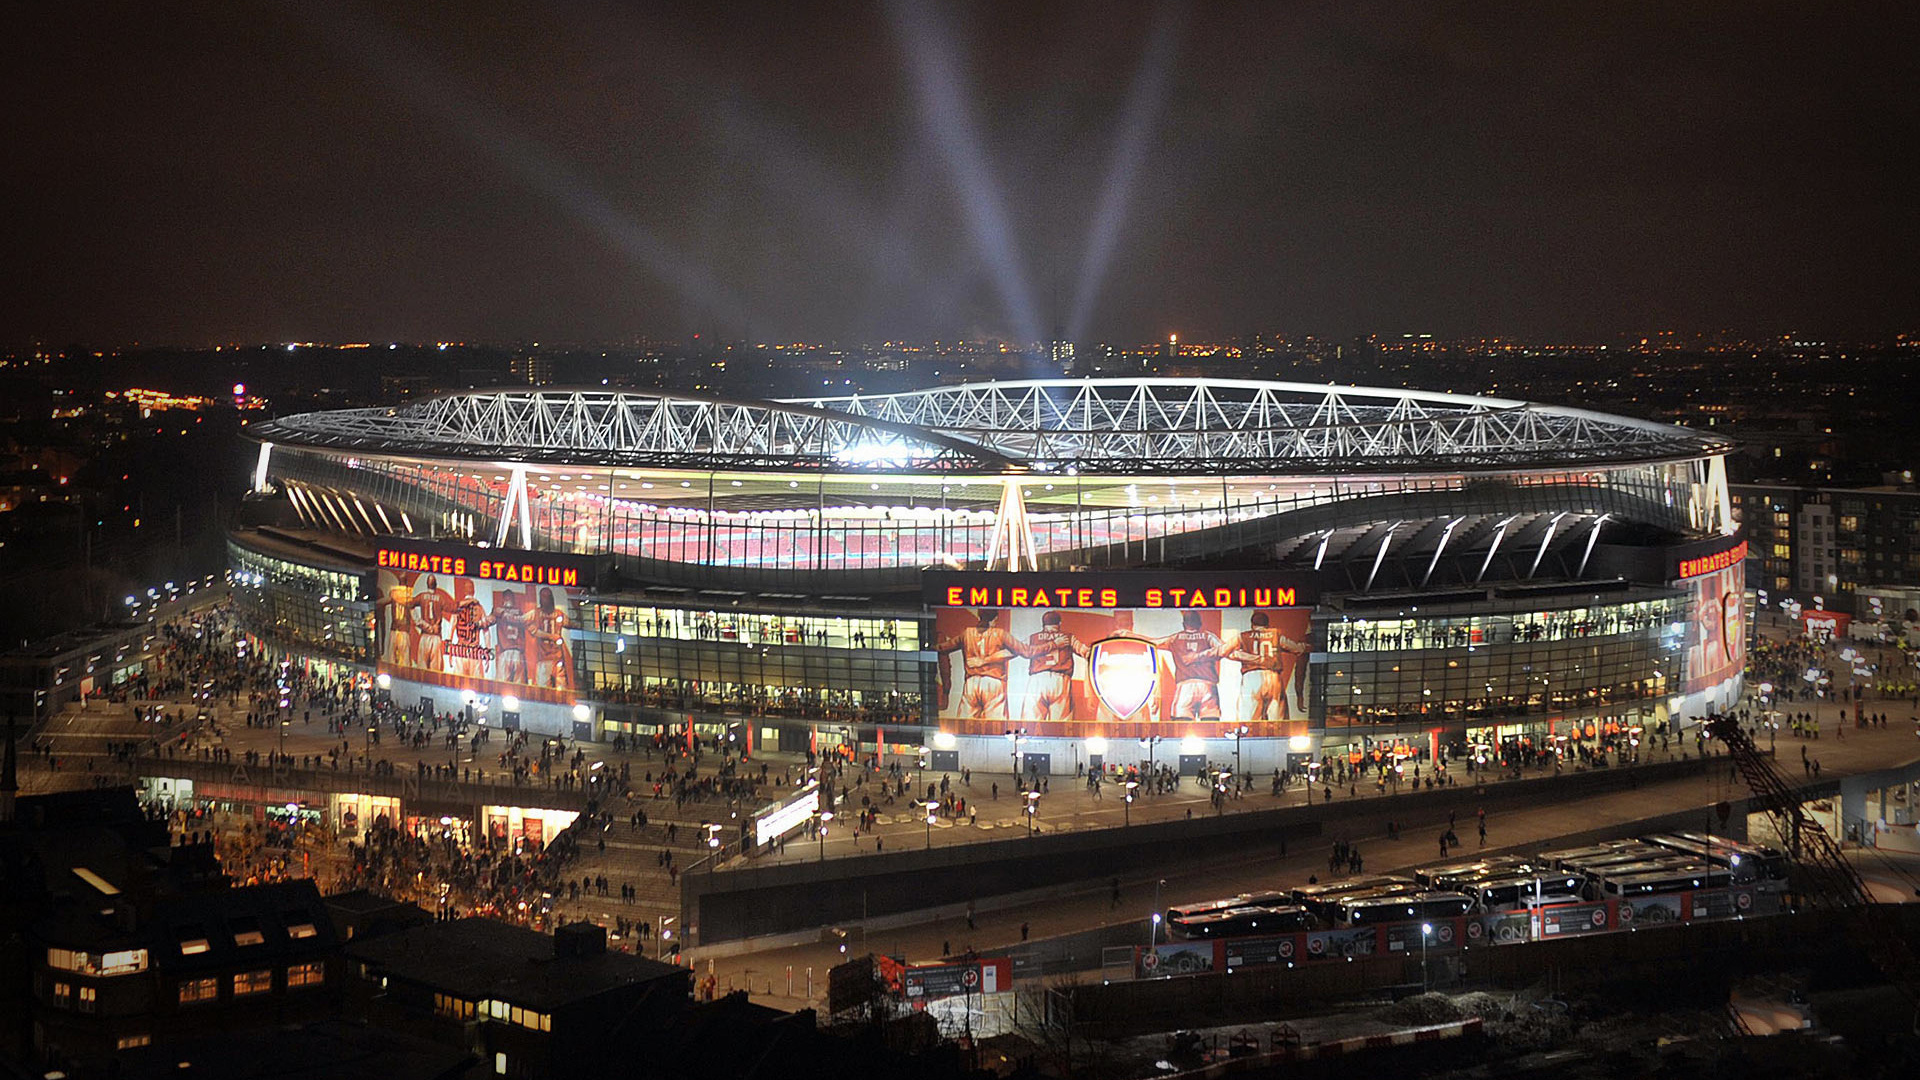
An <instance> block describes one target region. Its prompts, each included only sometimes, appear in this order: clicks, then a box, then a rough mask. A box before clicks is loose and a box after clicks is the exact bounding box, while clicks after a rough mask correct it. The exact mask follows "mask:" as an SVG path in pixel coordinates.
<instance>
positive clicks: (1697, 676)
mask: <svg viewBox="0 0 1920 1080" xmlns="http://www.w3.org/2000/svg"><path fill="white" fill-rule="evenodd" d="M1684 585H1685V587H1686V589H1687V594H1688V599H1689V600H1690V601H1691V604H1690V606H1691V609H1692V610H1691V614H1692V620H1691V623H1690V625H1689V628H1688V632H1687V682H1686V692H1687V693H1690V694H1692V693H1698V692H1700V691H1703V690H1707V689H1709V688H1711V687H1715V686H1718V685H1720V684H1721V683H1723V682H1725V681H1727V680H1728V679H1731V678H1733V677H1734V676H1736V675H1738V674H1740V672H1741V670H1742V669H1743V668H1745V667H1746V663H1747V632H1746V619H1745V613H1744V612H1743V610H1742V606H1743V605H1744V604H1745V603H1746V600H1745V595H1746V564H1745V563H1744V562H1738V561H1736V562H1733V563H1730V564H1728V565H1726V566H1724V567H1721V568H1720V569H1717V570H1713V571H1711V572H1709V573H1705V574H1700V575H1698V576H1696V577H1692V578H1688V579H1687V580H1686V581H1685V582H1684Z"/></svg>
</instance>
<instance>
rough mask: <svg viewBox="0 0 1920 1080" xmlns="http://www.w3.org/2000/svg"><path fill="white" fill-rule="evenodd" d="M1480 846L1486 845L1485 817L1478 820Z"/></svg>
mask: <svg viewBox="0 0 1920 1080" xmlns="http://www.w3.org/2000/svg"><path fill="white" fill-rule="evenodd" d="M1480 846H1481V847H1486V846H1487V822H1486V819H1485V818H1482V819H1481V820H1480Z"/></svg>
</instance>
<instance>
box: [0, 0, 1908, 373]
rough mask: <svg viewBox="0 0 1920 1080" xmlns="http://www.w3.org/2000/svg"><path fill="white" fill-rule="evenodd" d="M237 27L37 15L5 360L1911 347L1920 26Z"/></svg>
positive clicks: (533, 20)
mask: <svg viewBox="0 0 1920 1080" xmlns="http://www.w3.org/2000/svg"><path fill="white" fill-rule="evenodd" d="M229 10H230V9H228V8H226V7H225V6H214V5H201V6H195V5H188V6H187V8H186V9H185V10H184V12H181V13H169V14H168V15H167V16H164V17H158V18H156V17H155V16H153V15H152V14H150V13H146V12H142V11H133V12H131V13H123V14H122V15H121V16H119V17H103V16H102V15H100V14H99V13H97V12H84V11H77V10H74V11H70V10H65V9H46V10H34V11H25V12H21V13H18V14H16V15H15V19H16V20H17V21H18V23H19V25H18V26H17V27H16V30H17V32H16V33H14V34H10V35H8V37H9V39H10V40H12V41H15V42H19V43H22V45H24V46H27V47H26V48H23V49H20V50H18V52H17V53H16V54H15V55H13V56H12V57H10V63H9V64H8V69H9V71H10V72H11V73H12V75H13V78H14V80H15V90H16V94H17V96H18V98H19V99H20V100H22V101H24V102H25V103H26V107H25V108H24V109H23V110H22V115H23V117H24V119H25V122H24V124H23V125H22V129H21V131H20V133H19V136H18V138H17V146H18V147H19V149H20V151H21V154H22V157H23V159H24V160H27V161H31V162H33V163H34V165H33V167H31V168H27V169H21V170H15V171H13V173H12V174H10V176H9V178H8V179H7V180H6V181H4V183H5V185H6V191H7V194H8V197H9V200H10V202H11V204H12V205H14V206H16V207H17V208H19V211H18V218H19V220H21V221H22V222H23V223H24V227H23V228H22V230H21V231H20V232H19V233H17V234H16V240H15V246H14V248H13V255H14V257H15V260H16V262H17V264H19V265H22V266H26V267H31V268H32V271H33V272H31V273H28V274H24V275H22V285H21V287H20V288H19V289H17V290H16V291H15V292H13V293H12V294H10V295H9V297H8V298H7V299H6V300H5V301H0V341H6V342H8V343H9V344H14V343H25V342H33V341H45V342H68V341H112V342H134V341H146V342H176V343H191V342H216V341H223V340H239V341H261V340H267V341H302V340H332V341H376V342H378V341H395V340H399V341H422V340H425V341H431V340H444V339H448V338H455V339H460V340H489V341H535V340H544V339H549V338H552V339H566V340H572V341H610V340H622V339H630V338H632V337H634V336H636V335H648V334H650V335H658V336H666V337H681V338H684V337H687V336H690V335H691V334H692V333H696V332H698V333H706V334H710V335H717V336H720V337H722V338H726V339H729V340H737V339H746V340H812V341H818V340H841V341H850V340H864V341H878V340H885V339H887V338H893V337H910V338H915V339H935V338H938V339H942V340H951V339H955V338H968V339H978V338H988V339H998V340H1011V341H1016V342H1028V341H1031V342H1044V341H1047V340H1050V339H1053V338H1055V337H1056V336H1061V337H1065V338H1066V339H1067V340H1073V341H1089V340H1110V341H1115V342H1146V341H1153V340H1158V339H1162V338H1163V337H1164V335H1166V334H1167V333H1169V332H1180V330H1181V328H1182V327H1183V326H1185V327H1190V328H1193V330H1194V332H1195V333H1196V334H1200V335H1206V336H1213V337H1219V336H1226V335H1231V334H1237V333H1242V332H1245V331H1243V330H1241V329H1240V328H1248V329H1251V328H1256V327H1260V326H1271V325H1284V326H1290V327H1300V328H1303V329H1304V330H1309V331H1311V332H1312V333H1314V334H1316V335H1318V336H1322V337H1349V336H1353V335H1355V334H1359V333H1363V332H1365V331H1367V330H1369V329H1374V328H1379V327H1402V328H1409V329H1417V330H1418V331H1420V332H1431V333H1434V334H1436V335H1437V336H1443V337H1459V336H1463V335H1465V336H1470V335H1474V334H1488V333H1498V334H1500V335H1502V336H1511V337H1522V338H1532V339H1564V340H1579V339H1588V340H1591V339H1594V338H1597V337H1599V336H1602V335H1605V334H1607V333H1609V332H1610V331H1611V329H1612V328H1615V327H1623V326H1629V327H1630V326H1646V327H1655V326H1662V327H1683V328H1686V327H1715V326H1741V327H1753V328H1755V330H1754V331H1752V332H1754V333H1774V332H1779V331H1785V330H1790V329H1805V330H1806V331H1807V332H1809V333H1812V334H1817V335H1821V336H1828V335H1835V334H1843V333H1859V334H1866V335H1878V334H1886V333H1891V332H1894V331H1897V330H1898V329H1900V328H1901V327H1902V325H1904V323H1905V322H1906V321H1907V319H1908V318H1909V308H1910V305H1909V303H1908V300H1907V298H1908V297H1910V296H1911V295H1913V294H1914V292H1915V286H1916V285H1920V282H1917V281H1916V280H1915V276H1916V274H1915V271H1914V270H1913V268H1912V267H1911V265H1910V263H1909V262H1908V261H1907V260H1903V259H1901V258H1900V253H1901V252H1902V251H1903V250H1904V249H1905V248H1907V247H1908V246H1909V245H1910V243H1911V241H1912V239H1913V236H1914V232H1915V225H1916V221H1915V214H1914V211H1913V206H1912V199H1911V197H1910V195H1909V194H1908V193H1907V191H1906V188H1905V185H1904V184H1903V183H1902V182H1901V175H1900V170H1899V168H1898V165H1897V155H1895V154H1893V153H1891V152H1890V151H1891V148H1892V147H1894V146H1896V145H1898V144H1899V143H1900V142H1901V141H1902V136H1903V135H1904V134H1907V133H1910V132H1911V131H1912V129H1913V127H1914V126H1915V120H1916V107H1915V105H1914V103H1913V101H1912V100H1911V96H1910V95H1906V94H1903V93H1902V92H1901V88H1902V87H1903V86H1904V85H1907V84H1908V83H1910V81H1911V80H1910V79H1909V78H1903V77H1902V73H1906V74H1908V75H1910V74H1912V68H1913V65H1914V61H1913V59H1912V58H1911V57H1910V56H1908V55H1906V54H1904V53H1902V52H1900V51H1899V50H1898V48H1897V46H1896V45H1895V44H1894V43H1895V42H1897V41H1900V40H1903V39H1904V38H1905V37H1906V36H1907V35H1904V34H1901V33H1900V32H1898V27H1897V26H1894V25H1891V24H1892V23H1897V22H1898V21H1899V20H1901V19H1911V18H1913V16H1912V15H1911V14H1910V13H1902V12H1894V11H1886V12H1870V11H1866V10H1861V11H1856V12H1839V13H1826V12H1821V13H1811V12H1805V11H1798V10H1780V11H1773V12H1761V13H1759V14H1758V15H1755V14H1754V13H1752V12H1751V11H1749V10H1748V9H1746V8H1744V7H1743V8H1735V7H1733V6H1732V5H1707V6H1705V7H1704V8H1703V7H1700V6H1695V7H1690V8H1688V9H1687V10H1685V11H1660V12H1638V13H1636V12H1604V13H1596V12H1589V11H1586V10H1585V9H1576V8H1571V7H1566V8H1552V9H1540V8H1536V7H1528V8H1525V9H1519V8H1514V9H1511V10H1501V9H1487V8H1485V7H1484V6H1476V7H1472V8H1468V7H1458V8H1453V9H1448V10H1443V11H1430V10H1422V11H1419V12H1410V11H1406V10H1403V9H1399V8H1396V7H1393V6H1390V5H1375V6H1362V7H1356V6H1353V5H1341V6H1337V7H1336V6H1309V7H1307V8H1304V9H1300V10H1293V11H1287V12H1281V13H1276V12H1275V11H1274V10H1273V9H1272V8H1271V7H1268V6H1265V5H1251V6H1231V5H1228V6H1208V7H1206V8H1203V9H1187V8H1184V7H1171V6H1165V7H1156V6H1146V5H1141V6H1124V7H1120V8H1117V9H1116V8H1112V7H1110V6H1107V5H1099V6H1093V5H1087V6H1078V7H1061V8H1049V9H1048V10H1047V11H1046V12H1044V13H1035V12H1033V11H1028V10H1021V11H1017V12H1016V11H1013V10H1011V9H1009V10H1004V11H1003V10H998V9H992V8H985V9H965V10H958V9H951V8H945V7H938V6H929V5H921V4H889V5H873V6H856V7H850V8H835V9H832V10H823V9H819V8H815V7H811V6H801V7H797V8H792V9H785V10H781V11H777V12H766V13H762V14H761V16H760V17H759V18H758V19H757V20H754V21H746V20H739V19H734V18H730V17H728V15H727V13H724V12H722V13H714V12H708V11H704V10H701V9H697V8H694V7H691V6H687V7H678V6H667V7H656V8H653V9H651V10H649V11H648V12H646V13H644V14H639V13H634V12H629V11H625V10H622V9H617V8H615V7H613V6H611V5H609V6H600V7H586V8H576V9H570V10H568V11H565V12H545V13H542V14H541V15H539V16H534V15H530V14H528V13H525V12H520V11H517V10H516V9H513V8H511V7H508V6H499V7H482V8H479V9H472V8H462V9H460V10H459V11H458V12H457V13H456V12H454V11H451V10H448V11H420V12H410V11H406V10H401V11H394V10H390V9H386V8H378V7H375V6H373V5H363V4H355V3H332V4H321V5H301V6H298V7H280V6H276V5H260V6H258V7H257V8H254V9H252V10H251V13H250V15H251V17H249V18H246V19H232V18H229V17H228V15H227V12H228V11H229ZM76 73H84V76H85V77H84V78H74V77H73V76H74V75H75V74H76Z"/></svg>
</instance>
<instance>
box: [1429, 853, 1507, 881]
mask: <svg viewBox="0 0 1920 1080" xmlns="http://www.w3.org/2000/svg"><path fill="white" fill-rule="evenodd" d="M1524 865H1526V860H1525V859H1523V858H1521V857H1520V856H1518V855H1489V856H1487V857H1486V858H1484V859H1475V860H1474V861H1472V862H1461V863H1448V864H1447V865H1445V866H1429V867H1427V868H1426V869H1424V870H1415V871H1414V872H1413V880H1415V881H1417V882H1419V883H1420V884H1422V885H1424V886H1426V887H1427V888H1429V889H1447V888H1452V887H1453V883H1454V882H1456V881H1466V880H1468V879H1470V878H1474V877H1479V876H1481V875H1482V874H1484V873H1486V872H1488V871H1492V870H1505V869H1510V868H1513V867H1517V866H1524Z"/></svg>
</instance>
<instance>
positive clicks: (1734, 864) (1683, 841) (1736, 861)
mask: <svg viewBox="0 0 1920 1080" xmlns="http://www.w3.org/2000/svg"><path fill="white" fill-rule="evenodd" d="M1645 839H1646V840H1647V841H1648V842H1649V843H1652V844H1658V845H1659V846H1661V847H1663V848H1666V849H1668V850H1670V851H1673V852H1676V853H1678V854H1681V855H1686V856H1689V857H1691V858H1694V859H1698V860H1699V861H1701V862H1704V863H1707V864H1708V865H1710V866H1723V867H1726V868H1727V869H1728V870H1731V871H1732V872H1733V880H1734V883H1735V884H1737V885H1758V886H1760V887H1761V888H1763V889H1766V888H1775V889H1779V888H1785V887H1786V881H1787V857H1786V856H1785V855H1783V854H1781V853H1780V852H1778V851H1775V850H1774V849H1772V848H1767V847H1759V846H1756V845H1753V844H1744V843H1741V842H1740V841H1738V840H1729V839H1727V838H1726V837H1723V836H1712V835H1708V834H1705V833H1661V834H1659V835H1656V836H1649V837H1646V838H1645Z"/></svg>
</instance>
